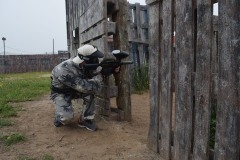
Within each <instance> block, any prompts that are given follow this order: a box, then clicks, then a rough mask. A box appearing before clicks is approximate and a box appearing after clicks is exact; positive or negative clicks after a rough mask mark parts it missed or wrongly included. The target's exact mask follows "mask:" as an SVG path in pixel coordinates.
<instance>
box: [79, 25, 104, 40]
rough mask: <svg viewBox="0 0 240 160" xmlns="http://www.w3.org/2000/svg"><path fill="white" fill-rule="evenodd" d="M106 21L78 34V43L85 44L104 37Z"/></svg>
mask: <svg viewBox="0 0 240 160" xmlns="http://www.w3.org/2000/svg"><path fill="white" fill-rule="evenodd" d="M105 27H106V21H102V22H100V23H98V24H97V25H96V26H93V27H91V28H89V29H88V30H87V31H85V32H82V33H80V43H85V42H87V41H90V40H92V39H95V38H97V37H99V36H102V35H105V34H106V33H105V29H104V28H105Z"/></svg>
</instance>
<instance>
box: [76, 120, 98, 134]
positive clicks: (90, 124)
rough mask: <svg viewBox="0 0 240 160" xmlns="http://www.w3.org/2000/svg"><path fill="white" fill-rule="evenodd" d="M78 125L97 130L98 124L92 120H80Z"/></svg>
mask: <svg viewBox="0 0 240 160" xmlns="http://www.w3.org/2000/svg"><path fill="white" fill-rule="evenodd" d="M78 127H82V128H86V129H87V130H89V131H96V130H97V126H96V125H95V124H94V123H93V122H92V121H91V120H88V119H87V120H82V121H79V122H78Z"/></svg>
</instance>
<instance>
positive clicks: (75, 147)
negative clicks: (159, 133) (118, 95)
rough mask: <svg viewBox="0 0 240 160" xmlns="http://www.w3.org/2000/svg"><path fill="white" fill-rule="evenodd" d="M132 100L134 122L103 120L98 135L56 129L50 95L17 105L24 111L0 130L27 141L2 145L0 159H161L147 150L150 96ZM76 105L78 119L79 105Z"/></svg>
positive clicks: (136, 96)
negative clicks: (50, 157) (22, 137)
mask: <svg viewBox="0 0 240 160" xmlns="http://www.w3.org/2000/svg"><path fill="white" fill-rule="evenodd" d="M131 100H132V119H133V120H132V122H120V121H117V120H116V118H115V117H114V116H111V117H110V118H104V117H102V118H101V119H100V120H99V121H98V122H97V126H98V128H99V130H98V131H96V132H90V131H88V130H86V129H84V128H78V127H77V125H76V123H73V124H71V125H69V126H64V127H60V128H55V127H54V126H53V115H54V106H53V103H52V101H50V100H49V95H45V96H43V97H41V98H39V99H38V100H36V101H30V102H24V103H20V104H15V105H14V106H16V107H19V108H21V109H22V110H21V111H19V112H18V116H17V117H15V118H13V119H12V121H13V122H14V125H13V126H9V127H4V128H1V132H2V133H8V134H9V133H16V132H17V133H22V134H23V135H25V137H26V138H27V140H26V141H25V142H20V143H18V144H14V145H12V146H10V147H6V146H3V144H1V143H0V160H16V159H19V157H29V159H30V158H32V159H37V160H38V159H39V160H41V159H42V157H43V156H44V155H51V156H52V157H54V159H55V160H120V159H125V160H156V159H160V158H159V157H158V155H157V154H155V153H153V152H152V151H150V150H149V149H148V147H147V135H148V128H149V94H148V93H144V94H142V95H137V94H133V95H132V96H131ZM112 101H113V102H112V104H114V100H112ZM74 104H75V103H74ZM75 106H77V107H75V117H76V118H77V117H78V115H79V106H78V105H76V104H75Z"/></svg>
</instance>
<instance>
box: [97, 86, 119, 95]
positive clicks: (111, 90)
mask: <svg viewBox="0 0 240 160" xmlns="http://www.w3.org/2000/svg"><path fill="white" fill-rule="evenodd" d="M105 92H106V93H105ZM98 93H99V94H98V97H102V98H103V97H104V98H112V97H117V96H118V88H117V86H103V87H102V89H101V90H100V91H99V92H98Z"/></svg>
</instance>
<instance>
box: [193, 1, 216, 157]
mask: <svg viewBox="0 0 240 160" xmlns="http://www.w3.org/2000/svg"><path fill="white" fill-rule="evenodd" d="M212 17H213V13H212V2H211V1H209V0H198V1H197V38H196V39H197V43H196V44H197V46H196V78H195V84H196V85H195V110H194V112H195V114H194V115H195V117H194V118H195V120H194V122H195V123H194V142H193V159H202V160H207V159H208V156H209V153H208V152H209V144H208V142H209V135H210V133H209V132H210V128H209V127H210V115H211V109H210V102H211V97H210V90H211V88H210V86H211V64H210V56H211V48H212V33H213V30H212Z"/></svg>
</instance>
